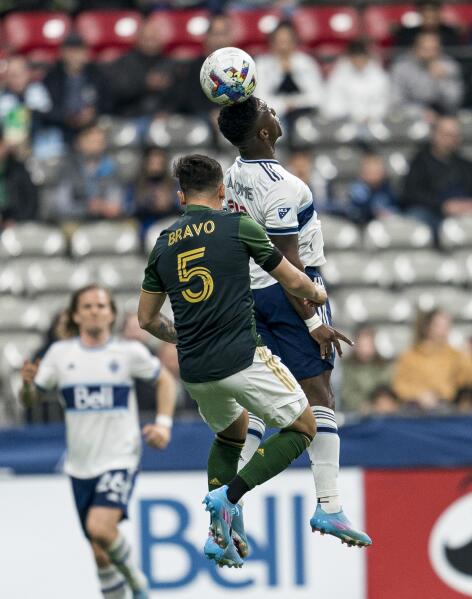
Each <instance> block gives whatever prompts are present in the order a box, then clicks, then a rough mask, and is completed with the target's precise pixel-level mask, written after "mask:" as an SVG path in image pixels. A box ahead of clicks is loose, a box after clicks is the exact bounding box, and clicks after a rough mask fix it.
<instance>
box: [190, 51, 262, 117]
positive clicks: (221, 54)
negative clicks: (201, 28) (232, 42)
mask: <svg viewBox="0 0 472 599" xmlns="http://www.w3.org/2000/svg"><path fill="white" fill-rule="evenodd" d="M256 82H257V74H256V64H255V62H254V60H253V58H252V57H251V56H249V54H248V53H247V52H244V50H241V49H240V48H220V49H219V50H216V51H215V52H213V53H212V54H210V56H208V57H207V59H206V60H205V62H204V63H203V65H202V68H201V71H200V85H201V86H202V89H203V91H204V93H205V95H206V96H207V98H208V99H209V100H211V101H212V102H214V103H215V104H220V105H221V106H224V105H228V104H235V103H236V102H244V101H245V100H247V99H248V98H249V97H250V96H251V95H252V94H253V92H254V90H255V89H256Z"/></svg>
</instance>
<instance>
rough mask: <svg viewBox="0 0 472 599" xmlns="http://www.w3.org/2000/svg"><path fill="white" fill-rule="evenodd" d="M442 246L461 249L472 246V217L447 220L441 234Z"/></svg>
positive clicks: (443, 224) (442, 226)
mask: <svg viewBox="0 0 472 599" xmlns="http://www.w3.org/2000/svg"><path fill="white" fill-rule="evenodd" d="M439 238H440V243H441V246H442V247H443V248H445V249H460V248H463V247H471V246H472V216H461V217H457V218H456V217H451V218H446V219H445V220H444V221H443V223H442V225H441V229H440V233H439Z"/></svg>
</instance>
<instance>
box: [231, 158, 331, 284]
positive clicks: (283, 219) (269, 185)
mask: <svg viewBox="0 0 472 599" xmlns="http://www.w3.org/2000/svg"><path fill="white" fill-rule="evenodd" d="M224 183H225V187H226V192H225V206H226V208H228V209H229V210H231V211H233V212H246V213H248V214H249V215H250V216H251V217H252V218H253V219H254V220H255V221H256V222H258V223H259V224H260V225H262V226H263V227H264V228H265V230H266V231H267V234H268V235H271V236H272V235H293V234H298V253H299V256H300V260H301V261H302V263H303V265H304V266H321V265H322V264H325V262H326V260H325V257H324V253H323V234H322V232H321V224H320V221H319V220H318V215H317V213H316V210H315V206H314V202H313V196H312V193H311V191H310V188H309V187H308V185H306V184H305V183H303V181H302V180H301V179H299V178H298V177H296V176H295V175H292V173H289V172H288V171H287V170H286V169H285V168H284V167H283V166H282V165H281V164H280V163H279V162H278V161H277V160H243V159H242V158H241V157H238V158H236V160H235V161H234V163H233V164H232V166H231V167H230V168H229V169H228V170H227V171H226V174H225V177H224ZM250 268H251V287H252V288H253V289H262V288H264V287H268V286H269V285H273V284H274V283H275V282H276V281H275V279H273V278H272V277H271V276H270V275H269V274H268V273H266V272H265V271H264V270H262V268H260V267H259V266H257V264H255V263H254V261H253V260H251V265H250Z"/></svg>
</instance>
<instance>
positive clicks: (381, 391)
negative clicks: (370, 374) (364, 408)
mask: <svg viewBox="0 0 472 599" xmlns="http://www.w3.org/2000/svg"><path fill="white" fill-rule="evenodd" d="M369 404H370V412H371V414H377V415H379V416H391V415H392V414H397V413H398V411H399V409H400V403H399V401H398V397H397V396H396V394H395V392H394V391H393V389H391V388H390V387H389V386H388V385H379V386H378V387H376V388H375V389H374V390H373V391H372V392H371V393H370V395H369Z"/></svg>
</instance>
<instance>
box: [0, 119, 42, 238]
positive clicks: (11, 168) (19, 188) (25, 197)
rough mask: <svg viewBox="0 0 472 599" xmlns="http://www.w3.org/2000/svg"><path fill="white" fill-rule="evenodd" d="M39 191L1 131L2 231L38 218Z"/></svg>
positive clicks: (0, 213) (0, 200) (0, 188)
mask: <svg viewBox="0 0 472 599" xmlns="http://www.w3.org/2000/svg"><path fill="white" fill-rule="evenodd" d="M38 206H39V204H38V190H37V188H36V186H35V185H34V183H33V182H32V181H31V177H30V174H29V172H28V171H27V170H26V168H25V165H24V164H23V162H21V161H20V160H18V159H17V158H15V155H14V152H13V151H12V150H11V148H9V146H8V144H7V143H6V141H5V138H4V136H3V133H2V132H1V131H0V230H1V229H3V228H5V227H8V226H10V225H14V224H15V223H17V222H21V221H27V220H35V219H36V218H37V216H38Z"/></svg>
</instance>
